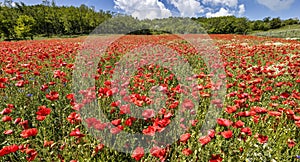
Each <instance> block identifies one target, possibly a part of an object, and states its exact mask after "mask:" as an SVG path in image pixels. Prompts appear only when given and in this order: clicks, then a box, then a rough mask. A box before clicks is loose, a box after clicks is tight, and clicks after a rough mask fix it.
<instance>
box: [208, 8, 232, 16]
mask: <svg viewBox="0 0 300 162" xmlns="http://www.w3.org/2000/svg"><path fill="white" fill-rule="evenodd" d="M230 15H233V13H232V12H231V11H230V10H228V9H225V8H223V7H222V8H220V10H219V11H218V12H216V13H212V12H208V13H206V17H220V16H230Z"/></svg>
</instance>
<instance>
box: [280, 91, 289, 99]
mask: <svg viewBox="0 0 300 162" xmlns="http://www.w3.org/2000/svg"><path fill="white" fill-rule="evenodd" d="M289 96H290V94H289V93H287V92H283V93H281V94H280V97H281V98H288V97H289Z"/></svg>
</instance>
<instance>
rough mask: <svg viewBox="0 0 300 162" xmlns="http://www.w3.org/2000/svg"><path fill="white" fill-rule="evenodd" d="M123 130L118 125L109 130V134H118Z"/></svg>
mask: <svg viewBox="0 0 300 162" xmlns="http://www.w3.org/2000/svg"><path fill="white" fill-rule="evenodd" d="M122 130H123V126H121V125H119V126H117V127H114V128H111V129H110V133H111V134H118V133H120V132H121V131H122Z"/></svg>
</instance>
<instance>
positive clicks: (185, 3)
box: [169, 0, 204, 17]
mask: <svg viewBox="0 0 300 162" xmlns="http://www.w3.org/2000/svg"><path fill="white" fill-rule="evenodd" d="M169 3H170V4H173V5H174V6H175V7H176V8H177V9H178V11H179V12H180V16H183V17H192V16H196V14H197V13H203V12H204V8H203V6H201V4H200V2H198V1H196V0H169Z"/></svg>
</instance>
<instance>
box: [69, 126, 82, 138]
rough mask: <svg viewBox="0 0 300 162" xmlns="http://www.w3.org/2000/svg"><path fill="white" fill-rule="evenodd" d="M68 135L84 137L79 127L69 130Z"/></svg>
mask: <svg viewBox="0 0 300 162" xmlns="http://www.w3.org/2000/svg"><path fill="white" fill-rule="evenodd" d="M70 136H71V137H76V138H81V137H84V136H85V135H84V134H82V133H81V132H80V130H79V128H76V129H74V130H72V131H71V133H70Z"/></svg>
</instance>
